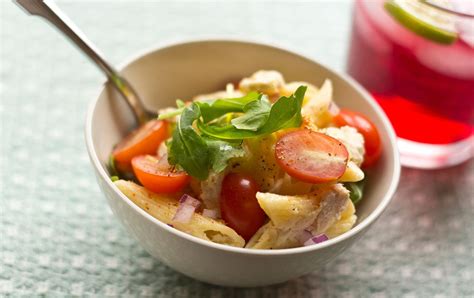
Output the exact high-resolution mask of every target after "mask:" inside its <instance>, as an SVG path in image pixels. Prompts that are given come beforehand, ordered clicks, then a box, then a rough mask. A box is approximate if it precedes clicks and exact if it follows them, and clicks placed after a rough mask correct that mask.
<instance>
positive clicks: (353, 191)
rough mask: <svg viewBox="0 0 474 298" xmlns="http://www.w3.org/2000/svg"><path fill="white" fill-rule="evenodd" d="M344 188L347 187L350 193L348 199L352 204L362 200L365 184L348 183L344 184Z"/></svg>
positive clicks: (361, 182) (360, 182) (362, 182)
mask: <svg viewBox="0 0 474 298" xmlns="http://www.w3.org/2000/svg"><path fill="white" fill-rule="evenodd" d="M344 186H345V187H347V189H348V190H349V192H350V193H349V197H350V199H351V201H352V203H354V204H357V203H358V202H359V201H360V200H361V199H362V196H363V194H364V186H365V182H364V181H359V182H348V183H344Z"/></svg>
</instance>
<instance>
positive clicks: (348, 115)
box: [333, 110, 382, 167]
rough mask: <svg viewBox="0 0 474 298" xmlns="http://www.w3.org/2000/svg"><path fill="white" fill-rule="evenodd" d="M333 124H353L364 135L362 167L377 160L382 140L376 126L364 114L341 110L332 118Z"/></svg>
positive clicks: (380, 151)
mask: <svg viewBox="0 0 474 298" xmlns="http://www.w3.org/2000/svg"><path fill="white" fill-rule="evenodd" d="M333 121H334V124H336V125H337V126H339V127H341V126H345V125H349V126H353V127H354V128H355V129H357V131H358V132H359V133H360V134H362V135H363V136H364V140H365V142H364V144H365V156H364V163H363V164H362V165H363V166H364V167H368V166H371V165H373V164H375V163H376V162H377V160H378V159H379V157H380V155H381V153H382V142H381V141H380V135H379V132H378V130H377V127H375V125H374V124H373V123H372V121H370V120H369V119H368V118H367V117H365V116H364V115H362V114H360V113H357V112H354V111H349V110H341V111H340V112H339V114H337V115H336V116H334V118H333Z"/></svg>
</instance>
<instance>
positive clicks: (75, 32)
mask: <svg viewBox="0 0 474 298" xmlns="http://www.w3.org/2000/svg"><path fill="white" fill-rule="evenodd" d="M13 2H14V3H16V4H17V5H18V6H19V7H20V8H22V9H24V10H25V11H26V13H28V14H31V15H35V16H39V17H42V18H44V19H45V20H47V21H49V23H50V24H52V25H53V26H54V27H56V28H57V29H58V30H59V31H60V32H62V33H63V34H64V35H65V36H66V37H68V38H69V40H70V41H72V43H73V44H75V45H76V46H77V47H78V48H79V49H80V50H81V51H82V52H83V53H84V54H85V55H86V56H87V57H89V58H90V59H91V60H92V62H94V63H95V65H97V66H98V67H99V69H100V70H101V71H102V72H103V73H104V74H105V75H106V76H107V77H108V79H109V82H110V83H111V84H112V86H114V87H115V88H116V89H117V91H119V93H120V94H121V95H122V96H123V98H124V99H125V100H126V101H127V103H128V105H129V106H130V108H131V110H132V111H133V114H134V115H135V118H136V120H137V123H138V124H143V123H145V122H147V121H148V120H150V119H151V118H153V117H156V113H153V112H150V111H148V110H146V109H145V107H144V105H143V102H142V101H141V100H140V97H139V96H138V94H137V93H136V91H135V90H134V88H133V87H132V85H131V84H130V83H129V82H128V81H127V80H126V79H125V78H124V77H122V76H121V75H120V74H119V73H118V71H117V70H116V69H115V68H114V67H113V66H112V65H110V63H108V62H107V61H106V60H105V59H104V56H103V55H102V54H101V53H100V52H99V50H98V49H97V48H96V47H95V46H94V45H93V44H92V43H91V42H90V41H89V40H88V39H87V38H86V36H85V35H84V34H83V33H82V32H81V31H80V30H79V29H78V28H77V27H76V26H75V25H74V24H73V23H72V21H71V20H70V19H69V18H68V17H67V16H66V15H65V14H64V13H63V12H61V10H60V9H59V8H58V7H57V6H56V5H55V4H54V2H53V1H48V0H13Z"/></svg>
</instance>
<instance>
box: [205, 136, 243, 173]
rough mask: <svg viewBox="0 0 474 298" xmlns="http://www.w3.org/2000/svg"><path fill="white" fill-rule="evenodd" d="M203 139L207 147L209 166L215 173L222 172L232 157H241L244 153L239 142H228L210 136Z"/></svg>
mask: <svg viewBox="0 0 474 298" xmlns="http://www.w3.org/2000/svg"><path fill="white" fill-rule="evenodd" d="M205 140H206V143H207V146H208V148H209V156H210V157H209V159H210V162H211V167H212V170H213V171H214V172H216V173H220V172H222V171H223V170H224V169H225V168H226V167H227V164H228V162H229V160H231V159H232V158H237V157H242V156H244V154H245V151H244V149H243V148H242V146H241V144H240V143H229V142H225V141H221V140H215V139H210V138H206V139H205Z"/></svg>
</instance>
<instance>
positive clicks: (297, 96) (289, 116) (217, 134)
mask: <svg viewBox="0 0 474 298" xmlns="http://www.w3.org/2000/svg"><path fill="white" fill-rule="evenodd" d="M305 92H306V87H305V86H300V87H299V88H298V89H297V90H296V92H295V93H294V94H293V95H292V96H290V97H281V98H280V99H279V100H278V101H277V102H276V103H275V104H273V106H272V107H271V109H270V114H269V116H268V119H267V121H266V122H265V124H264V125H263V126H261V127H260V128H259V129H257V130H256V131H251V130H245V129H239V128H237V127H235V126H234V125H231V124H229V125H224V126H217V125H214V124H205V123H204V122H202V121H200V120H198V122H197V125H198V128H199V130H200V131H201V132H202V133H204V134H206V135H209V136H211V137H214V138H217V139H223V140H238V139H247V138H253V137H256V136H260V135H265V134H270V133H273V132H275V131H278V130H280V129H284V128H290V127H299V126H300V125H301V122H302V116H301V107H302V104H303V98H304V94H305Z"/></svg>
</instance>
